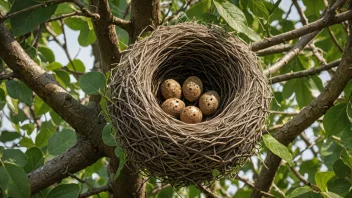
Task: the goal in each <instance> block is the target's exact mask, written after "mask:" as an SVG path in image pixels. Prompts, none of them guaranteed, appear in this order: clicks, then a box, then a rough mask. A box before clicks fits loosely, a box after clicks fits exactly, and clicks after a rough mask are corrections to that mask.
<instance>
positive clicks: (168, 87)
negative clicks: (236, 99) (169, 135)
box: [160, 76, 220, 124]
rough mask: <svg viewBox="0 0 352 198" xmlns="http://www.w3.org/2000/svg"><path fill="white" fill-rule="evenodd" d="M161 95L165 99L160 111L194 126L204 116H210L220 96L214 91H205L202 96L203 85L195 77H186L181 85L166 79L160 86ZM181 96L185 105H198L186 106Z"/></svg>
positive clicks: (216, 106)
mask: <svg viewBox="0 0 352 198" xmlns="http://www.w3.org/2000/svg"><path fill="white" fill-rule="evenodd" d="M160 89H161V95H162V96H163V98H164V99H165V101H164V102H163V103H162V105H161V108H162V110H163V111H164V112H165V113H167V114H169V115H171V116H174V117H177V118H178V117H179V118H180V120H181V121H182V122H185V123H189V124H195V123H199V122H201V121H202V119H203V114H204V115H207V116H209V115H212V114H214V113H215V112H216V110H217V109H218V108H219V105H220V96H219V94H218V93H217V92H216V91H212V90H211V91H207V92H205V93H204V94H203V83H202V81H201V80H200V79H199V78H198V77H196V76H191V77H188V78H187V79H186V80H185V81H184V82H183V84H182V88H181V85H180V84H179V83H178V82H177V81H176V80H173V79H167V80H165V81H164V82H163V83H162V84H161V87H160ZM182 95H183V98H184V100H187V101H188V102H187V103H195V104H197V103H198V106H199V108H198V107H196V106H194V104H193V105H190V106H186V104H185V102H184V101H183V100H181V99H183V98H182Z"/></svg>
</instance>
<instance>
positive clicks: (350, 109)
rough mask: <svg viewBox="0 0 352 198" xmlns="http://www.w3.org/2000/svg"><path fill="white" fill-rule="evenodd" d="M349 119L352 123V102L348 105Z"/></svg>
mask: <svg viewBox="0 0 352 198" xmlns="http://www.w3.org/2000/svg"><path fill="white" fill-rule="evenodd" d="M346 112H347V118H348V120H349V121H350V122H351V123H352V102H349V103H347V109H346Z"/></svg>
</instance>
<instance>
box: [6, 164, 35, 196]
mask: <svg viewBox="0 0 352 198" xmlns="http://www.w3.org/2000/svg"><path fill="white" fill-rule="evenodd" d="M4 165H5V170H6V172H7V174H8V186H7V188H8V194H9V196H10V197H20V198H27V197H28V198H29V197H30V194H31V193H30V190H29V184H28V177H27V174H26V172H24V170H23V169H22V168H19V167H17V166H16V165H13V164H8V163H4Z"/></svg>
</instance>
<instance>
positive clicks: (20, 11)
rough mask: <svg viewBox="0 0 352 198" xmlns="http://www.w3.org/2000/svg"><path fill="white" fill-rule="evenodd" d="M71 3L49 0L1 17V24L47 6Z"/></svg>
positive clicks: (66, 0) (63, 0) (61, 0)
mask: <svg viewBox="0 0 352 198" xmlns="http://www.w3.org/2000/svg"><path fill="white" fill-rule="evenodd" d="M71 1H72V0H49V1H44V2H41V3H38V4H36V5H33V6H30V7H27V8H25V9H22V10H19V11H16V12H12V13H7V14H6V15H5V16H0V23H2V22H3V21H4V20H6V19H8V18H11V17H14V16H17V15H19V14H22V13H25V12H28V11H31V10H34V9H36V8H39V7H46V6H49V5H51V4H60V3H63V2H71Z"/></svg>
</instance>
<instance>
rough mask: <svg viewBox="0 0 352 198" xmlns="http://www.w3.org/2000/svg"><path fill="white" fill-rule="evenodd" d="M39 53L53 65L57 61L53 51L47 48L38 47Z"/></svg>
mask: <svg viewBox="0 0 352 198" xmlns="http://www.w3.org/2000/svg"><path fill="white" fill-rule="evenodd" d="M38 51H39V52H40V54H41V55H43V57H44V58H45V61H46V62H49V63H52V62H54V61H55V54H54V53H53V51H51V49H49V48H47V47H38ZM42 61H43V60H42Z"/></svg>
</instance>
